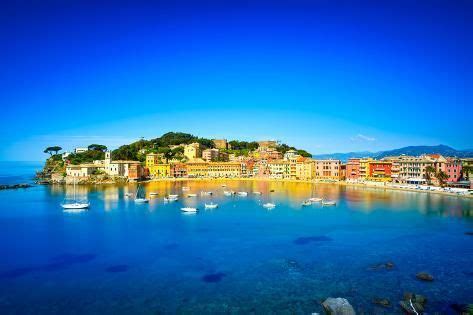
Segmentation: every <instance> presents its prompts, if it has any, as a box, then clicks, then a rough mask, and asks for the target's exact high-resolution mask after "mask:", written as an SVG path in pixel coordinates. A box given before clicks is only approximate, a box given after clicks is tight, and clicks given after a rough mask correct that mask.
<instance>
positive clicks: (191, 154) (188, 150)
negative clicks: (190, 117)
mask: <svg viewBox="0 0 473 315" xmlns="http://www.w3.org/2000/svg"><path fill="white" fill-rule="evenodd" d="M184 156H185V157H186V158H188V159H189V160H190V161H192V160H194V159H196V158H200V157H201V156H202V146H201V144H200V143H197V142H194V143H191V144H187V145H186V146H184Z"/></svg>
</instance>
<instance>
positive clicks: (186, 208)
mask: <svg viewBox="0 0 473 315" xmlns="http://www.w3.org/2000/svg"><path fill="white" fill-rule="evenodd" d="M181 211H184V212H197V208H192V207H184V208H181Z"/></svg>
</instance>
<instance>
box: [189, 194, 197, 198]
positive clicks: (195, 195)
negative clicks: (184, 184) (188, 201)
mask: <svg viewBox="0 0 473 315" xmlns="http://www.w3.org/2000/svg"><path fill="white" fill-rule="evenodd" d="M187 197H189V198H191V197H197V194H187Z"/></svg>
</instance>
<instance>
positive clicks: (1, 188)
mask: <svg viewBox="0 0 473 315" xmlns="http://www.w3.org/2000/svg"><path fill="white" fill-rule="evenodd" d="M30 187H33V185H30V184H13V185H0V190H6V189H20V188H30Z"/></svg>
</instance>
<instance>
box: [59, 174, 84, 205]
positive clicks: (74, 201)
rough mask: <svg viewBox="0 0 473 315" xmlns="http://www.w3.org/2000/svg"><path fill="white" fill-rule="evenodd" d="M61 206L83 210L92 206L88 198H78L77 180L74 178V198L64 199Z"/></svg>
mask: <svg viewBox="0 0 473 315" xmlns="http://www.w3.org/2000/svg"><path fill="white" fill-rule="evenodd" d="M61 207H62V208H63V209H65V210H68V211H74V210H83V209H87V208H89V207H90V203H89V202H88V201H87V200H78V199H77V197H76V181H75V180H74V195H73V198H72V199H67V198H66V199H64V201H63V202H62V203H61Z"/></svg>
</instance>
